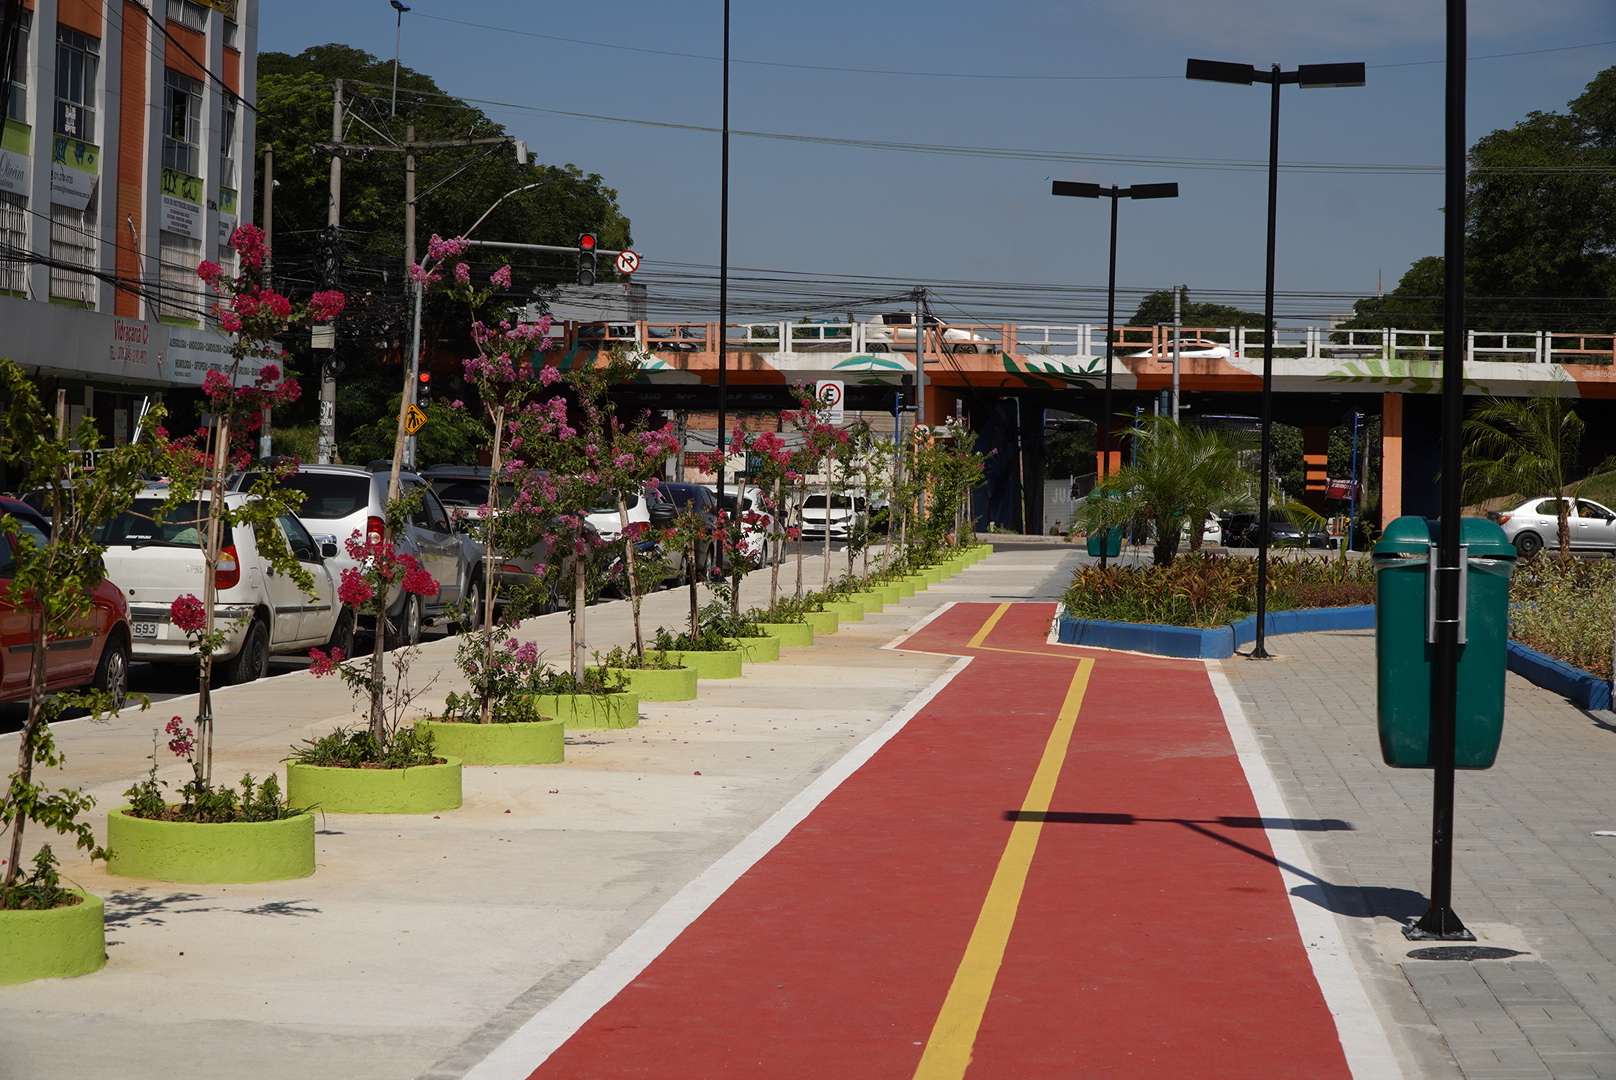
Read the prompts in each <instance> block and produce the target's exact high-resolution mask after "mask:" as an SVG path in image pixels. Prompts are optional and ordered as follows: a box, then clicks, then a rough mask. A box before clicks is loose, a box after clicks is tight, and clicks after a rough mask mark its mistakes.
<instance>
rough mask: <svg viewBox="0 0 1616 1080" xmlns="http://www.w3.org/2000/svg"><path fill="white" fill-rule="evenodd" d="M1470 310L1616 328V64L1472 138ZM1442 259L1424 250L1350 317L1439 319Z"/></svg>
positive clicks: (1401, 321) (1355, 325)
mask: <svg viewBox="0 0 1616 1080" xmlns="http://www.w3.org/2000/svg"><path fill="white" fill-rule="evenodd" d="M1467 186H1468V192H1467V195H1466V200H1467V201H1466V221H1465V232H1466V243H1465V278H1466V290H1467V292H1468V293H1469V301H1468V303H1467V308H1466V313H1467V317H1468V318H1469V320H1470V322H1471V324H1472V325H1473V326H1474V327H1475V328H1477V329H1481V330H1511V329H1551V330H1562V329H1563V330H1584V331H1592V332H1599V331H1607V332H1608V331H1610V330H1611V329H1613V328H1616V305H1613V304H1612V303H1611V297H1612V296H1613V295H1616V67H1610V68H1606V69H1605V70H1604V71H1601V72H1600V73H1599V74H1598V75H1597V76H1596V77H1595V78H1594V79H1593V81H1592V82H1590V83H1589V84H1588V86H1587V88H1586V90H1585V91H1584V92H1583V93H1582V94H1581V95H1580V96H1578V97H1577V98H1576V99H1575V100H1573V101H1571V102H1570V103H1569V104H1568V105H1567V107H1566V111H1565V112H1564V113H1557V112H1532V113H1528V114H1527V116H1526V118H1525V119H1524V120H1521V121H1520V122H1519V123H1516V124H1514V125H1513V126H1511V127H1507V128H1500V129H1498V130H1496V131H1493V132H1491V133H1490V134H1488V135H1485V136H1483V137H1482V138H1480V139H1479V140H1477V141H1476V144H1475V145H1474V146H1473V147H1471V149H1470V161H1469V177H1468V183H1467ZM1441 298H1442V260H1441V259H1440V258H1439V257H1436V256H1428V257H1426V258H1423V259H1420V260H1418V261H1417V262H1415V263H1414V265H1413V266H1412V267H1410V268H1409V270H1408V272H1407V273H1406V274H1404V275H1403V278H1402V280H1401V281H1399V282H1398V285H1397V288H1395V289H1394V290H1392V292H1390V293H1389V294H1387V295H1386V296H1384V297H1374V298H1370V299H1365V300H1360V301H1358V302H1357V304H1355V305H1354V307H1353V310H1354V312H1355V315H1354V318H1353V319H1352V320H1350V321H1349V322H1346V323H1343V324H1342V328H1343V329H1367V328H1373V327H1384V326H1396V327H1402V328H1406V329H1412V330H1421V329H1439V328H1440V327H1441V319H1442V310H1441Z"/></svg>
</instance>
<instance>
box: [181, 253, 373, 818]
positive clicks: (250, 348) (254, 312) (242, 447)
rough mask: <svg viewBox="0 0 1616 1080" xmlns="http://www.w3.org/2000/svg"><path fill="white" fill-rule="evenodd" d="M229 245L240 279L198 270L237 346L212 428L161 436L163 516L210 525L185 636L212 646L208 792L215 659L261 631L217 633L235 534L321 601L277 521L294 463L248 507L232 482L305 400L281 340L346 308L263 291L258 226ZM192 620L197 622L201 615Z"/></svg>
mask: <svg viewBox="0 0 1616 1080" xmlns="http://www.w3.org/2000/svg"><path fill="white" fill-rule="evenodd" d="M230 246H231V247H232V248H234V249H235V252H236V257H237V260H238V261H239V263H240V266H241V272H240V273H239V274H236V275H230V274H227V273H226V272H225V270H224V268H223V267H221V266H220V265H219V264H218V263H215V262H209V261H204V262H203V263H202V264H201V265H200V266H198V267H197V276H199V277H200V278H201V279H202V280H203V282H205V283H206V284H207V286H208V288H209V290H211V291H212V293H213V294H214V296H215V297H216V298H217V299H216V300H215V302H214V305H213V316H214V318H215V319H216V320H217V321H218V325H219V329H220V330H222V331H223V332H225V333H226V334H229V335H231V337H232V341H231V345H230V351H229V354H228V356H229V362H228V364H227V365H225V366H224V367H222V368H220V369H217V370H211V371H209V372H208V373H207V374H206V375H205V376H204V378H203V381H202V393H203V396H204V398H205V399H206V401H207V404H208V409H209V414H210V416H211V417H212V423H211V424H209V425H207V426H204V427H201V428H198V429H197V431H196V432H194V433H192V434H190V435H186V436H183V437H178V438H175V437H172V436H170V435H169V434H168V433H167V432H161V431H160V435H161V436H162V444H163V453H164V461H163V472H164V473H165V474H166V475H167V476H168V477H169V479H170V484H169V497H168V499H167V500H166V502H165V504H164V507H163V512H164V513H168V512H172V511H173V510H174V508H175V507H178V506H180V505H182V504H184V503H187V502H194V503H195V504H196V517H195V519H196V520H197V521H199V522H205V530H204V533H203V535H202V537H201V542H200V545H199V546H200V549H201V554H202V596H201V597H200V599H199V600H198V604H199V606H200V609H201V611H200V616H201V623H200V625H199V626H197V627H196V629H195V630H194V631H189V630H188V631H187V633H190V634H194V635H195V636H194V640H196V641H197V642H199V643H202V644H203V645H204V646H205V647H203V648H200V649H199V654H198V667H199V680H198V681H199V688H198V689H199V694H198V698H197V715H196V742H197V746H196V753H195V756H194V761H195V762H196V769H197V781H198V782H199V783H200V784H202V785H203V786H204V787H205V786H207V785H208V784H210V783H211V782H212V769H213V698H212V690H213V682H214V661H215V656H216V653H217V652H218V651H219V649H220V648H222V647H223V645H224V644H225V642H226V641H228V640H229V639H230V638H231V637H233V636H236V635H240V636H241V639H242V641H243V645H245V643H246V641H247V640H249V635H250V634H252V633H254V632H255V631H254V630H253V629H252V627H251V624H250V622H249V623H246V624H243V625H233V626H231V627H229V628H228V629H226V630H224V631H223V633H222V634H221V627H220V626H219V624H218V617H217V613H216V607H217V604H216V596H217V593H218V590H219V583H220V581H221V580H226V581H228V580H231V579H232V578H233V577H234V576H235V574H236V573H237V572H239V567H238V565H237V564H236V552H235V550H234V548H233V546H230V545H227V544H226V543H225V542H224V537H225V535H226V532H227V530H234V529H239V528H247V529H252V530H253V532H254V536H255V538H256V542H257V547H258V550H259V552H260V554H261V555H263V556H264V557H265V559H267V561H268V562H269V565H270V566H271V567H272V568H273V569H274V571H275V572H276V573H284V574H286V575H287V576H288V577H289V578H291V579H292V580H293V581H296V582H297V584H298V585H299V586H300V587H301V588H302V589H303V590H304V591H305V592H307V593H309V594H310V596H311V597H312V596H313V595H315V594H314V582H313V579H312V578H311V577H310V576H309V574H308V572H307V571H306V570H304V569H303V567H302V565H301V564H300V563H299V562H298V560H297V558H296V556H294V555H293V554H292V551H291V548H290V546H289V545H288V544H287V542H286V538H285V536H284V535H283V534H282V532H281V530H280V525H279V519H280V518H281V517H282V516H283V515H285V514H288V513H294V512H295V511H296V510H297V507H298V505H299V504H300V503H301V502H302V495H301V493H298V492H295V491H293V490H291V489H289V488H286V487H283V486H282V485H281V480H282V479H284V477H285V476H286V475H287V474H288V473H290V472H293V471H295V470H296V467H297V465H296V462H284V463H280V464H269V463H266V464H265V466H264V467H262V468H260V469H258V470H257V472H256V478H255V481H254V483H253V485H252V487H251V489H250V491H249V492H248V498H246V499H239V500H228V499H227V498H226V485H227V481H228V480H229V478H230V476H231V474H232V473H235V472H239V471H241V470H244V469H246V468H247V467H248V466H249V465H250V464H251V463H252V460H253V453H252V451H253V442H254V434H255V432H256V431H257V430H258V428H259V427H260V425H261V424H262V422H263V415H264V410H265V409H268V408H274V407H276V406H280V405H287V404H290V403H291V402H293V401H296V400H297V398H298V394H299V388H298V384H297V383H296V382H294V381H292V380H291V379H289V378H287V377H286V376H285V374H284V372H283V369H282V366H281V365H282V364H283V363H284V361H285V359H286V353H285V351H284V350H283V349H282V348H281V347H280V345H279V344H278V343H277V342H276V338H277V337H278V336H279V335H280V334H282V333H283V332H284V331H285V330H286V329H287V327H288V326H289V325H290V324H291V323H293V322H298V321H304V320H306V321H310V322H326V321H329V320H330V319H332V318H335V317H336V316H337V315H338V314H340V313H341V312H342V309H343V304H344V298H343V295H342V293H340V292H335V291H332V292H318V293H315V294H314V296H313V297H311V298H310V300H309V301H308V302H307V303H304V304H295V303H293V302H292V301H291V300H290V299H289V298H287V297H286V296H283V295H281V294H280V293H278V292H276V291H275V290H274V289H272V288H270V287H269V286H268V285H267V284H265V282H264V260H265V258H266V257H267V256H268V254H269V252H268V249H266V248H265V246H264V233H263V230H262V229H259V228H258V227H257V226H254V225H242V226H240V227H239V228H237V229H236V230H235V232H234V233H232V234H231V236H230ZM232 503H233V504H234V505H232ZM188 611H191V614H190V615H189V616H188V617H189V618H190V619H191V620H192V621H194V619H195V613H194V611H193V610H191V609H188ZM171 614H172V613H171ZM267 629H268V628H267V627H266V628H264V632H267ZM256 674H257V673H256V672H252V673H247V674H246V676H245V677H248V678H255V677H256Z"/></svg>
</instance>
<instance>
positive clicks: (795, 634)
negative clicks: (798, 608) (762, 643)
mask: <svg viewBox="0 0 1616 1080" xmlns="http://www.w3.org/2000/svg"><path fill="white" fill-rule="evenodd" d="M757 628H758V629H759V630H762V631H763V632H764V633H766V634H768V635H769V636H770V637H772V638H778V639H779V640H780V644H782V645H791V646H798V647H801V646H803V645H812V644H813V643H814V628H813V627H812V626H811V625H809V624H808V623H805V622H765V623H758V624H757Z"/></svg>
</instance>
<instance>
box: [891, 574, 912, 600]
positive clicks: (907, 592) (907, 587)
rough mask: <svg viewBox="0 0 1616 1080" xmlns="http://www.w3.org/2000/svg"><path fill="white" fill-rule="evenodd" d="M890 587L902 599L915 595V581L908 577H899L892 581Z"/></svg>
mask: <svg viewBox="0 0 1616 1080" xmlns="http://www.w3.org/2000/svg"><path fill="white" fill-rule="evenodd" d="M892 589H893V590H894V591H895V592H896V593H897V594H898V599H900V600H904V599H907V598H908V597H911V596H913V595H915V583H914V582H912V581H910V580H909V579H908V578H899V579H898V580H897V581H894V582H893V583H892Z"/></svg>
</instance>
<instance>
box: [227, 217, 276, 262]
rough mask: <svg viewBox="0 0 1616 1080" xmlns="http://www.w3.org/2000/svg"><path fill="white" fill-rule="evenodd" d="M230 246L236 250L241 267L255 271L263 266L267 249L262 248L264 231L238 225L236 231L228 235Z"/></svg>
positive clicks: (256, 227)
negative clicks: (239, 257)
mask: <svg viewBox="0 0 1616 1080" xmlns="http://www.w3.org/2000/svg"><path fill="white" fill-rule="evenodd" d="M230 246H231V247H233V248H235V249H236V254H237V255H240V256H241V265H242V266H243V267H245V268H246V269H248V270H257V269H259V268H260V267H262V266H263V265H264V256H266V255H268V254H269V249H268V248H267V247H265V246H264V230H263V229H260V228H259V227H258V226H256V225H238V226H236V231H235V232H233V233H231V234H230Z"/></svg>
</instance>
